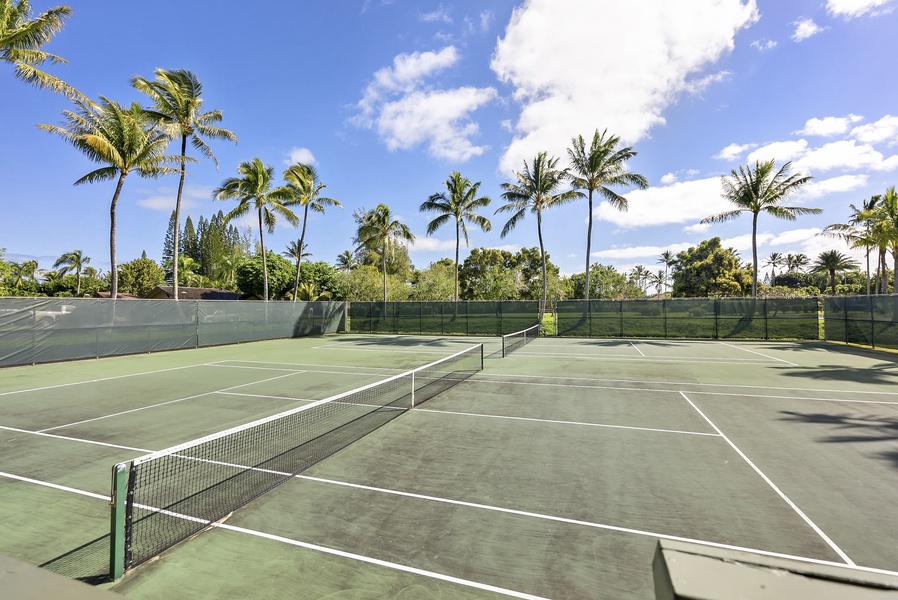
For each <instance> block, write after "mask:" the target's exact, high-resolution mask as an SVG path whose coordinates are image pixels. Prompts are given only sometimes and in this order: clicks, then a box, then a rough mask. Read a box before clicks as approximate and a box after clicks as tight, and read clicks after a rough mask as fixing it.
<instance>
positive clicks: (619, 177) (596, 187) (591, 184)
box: [567, 129, 649, 300]
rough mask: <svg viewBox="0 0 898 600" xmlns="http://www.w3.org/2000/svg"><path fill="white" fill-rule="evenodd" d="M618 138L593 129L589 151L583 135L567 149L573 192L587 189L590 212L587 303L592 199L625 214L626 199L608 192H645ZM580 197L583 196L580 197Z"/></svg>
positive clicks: (629, 154) (644, 181)
mask: <svg viewBox="0 0 898 600" xmlns="http://www.w3.org/2000/svg"><path fill="white" fill-rule="evenodd" d="M619 142H620V138H619V137H618V136H616V135H608V130H607V129H606V130H605V131H603V132H602V133H599V130H598V129H596V131H595V133H594V134H593V136H592V142H591V143H590V145H589V148H587V147H586V141H585V140H584V139H583V136H582V135H579V136H577V137H575V138H573V139H572V140H571V144H572V146H573V147H572V148H568V151H567V153H568V156H569V157H570V159H571V165H570V167H569V169H568V173H569V175H570V178H571V182H572V183H573V186H574V189H577V190H586V192H587V193H586V194H585V195H586V197H587V200H588V202H589V207H588V208H589V213H588V215H587V219H588V220H587V226H586V288H585V289H586V300H589V263H590V253H591V252H592V197H593V193H594V192H598V193H599V195H600V196H602V197H604V198H605V200H607V201H608V203H609V204H610V205H611V206H612V207H614V208H616V209H617V210H620V211H626V210H627V208H628V206H627V199H626V198H624V197H623V196H621V195H619V194H618V193H617V192H615V191H614V190H612V189H611V187H627V186H636V187H638V188H639V189H645V188H647V187H648V186H649V182H648V180H647V179H646V178H645V177H643V176H642V175H639V174H638V173H630V172H629V171H627V169H626V164H627V161H628V160H630V159H631V158H633V157H634V156H636V152H635V151H633V149H632V148H630V147H627V148H621V149H619V150H618V149H617V145H618V143H619ZM581 196H582V194H581Z"/></svg>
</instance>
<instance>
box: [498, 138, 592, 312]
mask: <svg viewBox="0 0 898 600" xmlns="http://www.w3.org/2000/svg"><path fill="white" fill-rule="evenodd" d="M557 164H558V159H557V158H548V157H547V156H546V153H545V152H540V153H539V154H537V155H536V157H535V158H534V159H533V162H532V163H531V164H530V165H528V164H527V161H524V171H523V172H522V173H521V172H517V171H515V173H514V175H515V179H517V181H516V182H515V183H503V184H502V189H503V190H505V191H504V192H503V193H502V197H503V198H504V199H505V200H507V201H508V204H505V205H503V206H500V207H499V208H498V209H497V210H496V213H497V214H498V213H500V212H510V213H513V214H512V215H511V218H510V219H508V222H507V223H505V227H503V228H502V234H501V236H500V237H502V238H504V237H505V236H506V235H508V234H509V233H511V231H512V230H513V229H514V228H515V226H516V225H517V224H518V223H519V222H520V221H521V220H522V219H523V218H524V216H525V215H526V214H527V211H528V210H529V211H530V212H531V213H533V214H535V215H536V232H537V235H538V236H539V253H540V257H541V259H542V270H543V293H542V301H541V302H540V305H539V320H540V322H542V320H543V314H544V313H545V310H546V293H547V282H546V248H545V244H544V243H543V211H546V210H548V209H550V208H553V207H555V206H561V205H562V204H566V203H568V202H572V201H573V200H576V199H577V198H579V197H580V193H579V192H576V191H574V190H568V191H565V192H560V193H555V191H556V190H557V189H558V187H559V186H561V184H562V183H563V182H564V179H565V177H566V174H565V172H564V171H561V170H559V169H557V168H556V166H557Z"/></svg>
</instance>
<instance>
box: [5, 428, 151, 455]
mask: <svg viewBox="0 0 898 600" xmlns="http://www.w3.org/2000/svg"><path fill="white" fill-rule="evenodd" d="M0 429H3V430H6V431H15V432H16V433H27V434H29V435H37V436H42V437H48V438H55V439H57V440H65V441H67V442H82V443H84V444H93V445H95V446H106V447H107V448H116V449H119V450H133V451H135V452H150V450H144V449H143V448H134V447H132V446H122V445H120V444H110V443H108V442H97V441H95V440H87V439H84V438H76V437H69V436H67V435H56V434H53V433H44V432H43V431H31V430H28V429H19V428H18V427H7V426H5V425H0Z"/></svg>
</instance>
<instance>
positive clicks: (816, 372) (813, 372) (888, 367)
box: [775, 362, 898, 385]
mask: <svg viewBox="0 0 898 600" xmlns="http://www.w3.org/2000/svg"><path fill="white" fill-rule="evenodd" d="M775 368H776V369H777V370H778V371H780V374H781V375H784V376H785V377H795V378H801V379H810V380H813V381H844V382H848V383H862V384H871V385H896V384H898V365H896V364H895V363H894V362H879V363H875V364H871V365H868V366H865V368H864V369H863V370H859V369H858V368H857V367H854V366H846V365H813V366H811V367H793V366H782V367H779V366H778V367H775Z"/></svg>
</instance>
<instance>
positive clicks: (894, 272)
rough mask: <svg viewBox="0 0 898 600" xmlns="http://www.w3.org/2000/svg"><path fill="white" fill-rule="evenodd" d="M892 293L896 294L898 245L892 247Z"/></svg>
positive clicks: (897, 286) (897, 289)
mask: <svg viewBox="0 0 898 600" xmlns="http://www.w3.org/2000/svg"><path fill="white" fill-rule="evenodd" d="M892 276H893V278H894V279H893V282H892V293H893V294H898V245H896V246H892Z"/></svg>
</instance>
